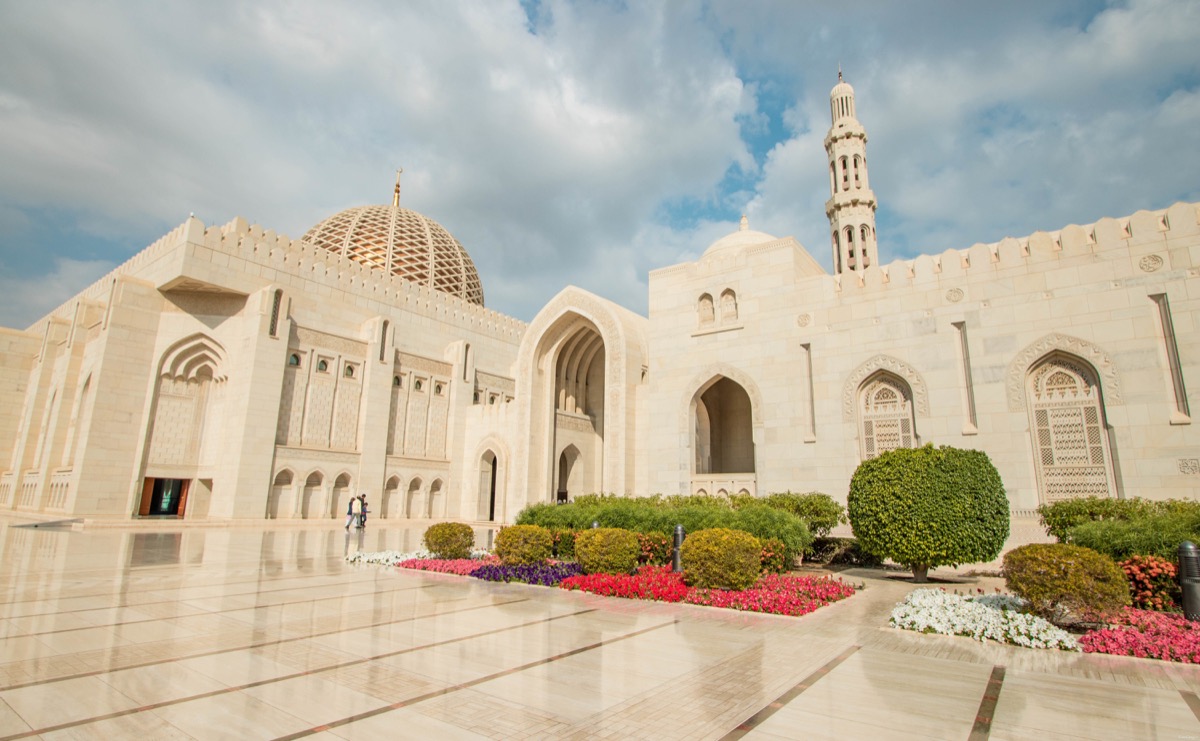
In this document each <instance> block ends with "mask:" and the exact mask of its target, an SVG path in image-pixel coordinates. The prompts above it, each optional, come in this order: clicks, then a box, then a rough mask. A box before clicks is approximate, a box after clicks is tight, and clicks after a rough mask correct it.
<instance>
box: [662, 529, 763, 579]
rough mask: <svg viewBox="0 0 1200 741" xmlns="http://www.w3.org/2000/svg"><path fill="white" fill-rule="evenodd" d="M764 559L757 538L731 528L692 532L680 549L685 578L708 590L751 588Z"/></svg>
mask: <svg viewBox="0 0 1200 741" xmlns="http://www.w3.org/2000/svg"><path fill="white" fill-rule="evenodd" d="M761 558H762V542H761V541H759V539H758V538H756V537H754V536H753V535H751V534H749V533H747V532H744V531H741V530H730V529H728V528H713V529H711V530H701V531H700V532H697V533H692V534H691V535H688V536H687V537H686V538H685V539H684V541H683V548H682V549H681V550H680V559H681V561H682V563H683V578H684V581H685V582H687V583H688V584H689V585H691V586H695V587H702V588H709V589H735V590H741V589H749V588H750V587H752V586H754V583H755V582H756V581H758V575H759V570H760V569H761V568H762V562H761Z"/></svg>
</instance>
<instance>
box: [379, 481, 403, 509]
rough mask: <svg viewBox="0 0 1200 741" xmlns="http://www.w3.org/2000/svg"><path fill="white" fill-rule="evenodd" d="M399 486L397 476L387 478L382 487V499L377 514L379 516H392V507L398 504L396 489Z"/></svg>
mask: <svg viewBox="0 0 1200 741" xmlns="http://www.w3.org/2000/svg"><path fill="white" fill-rule="evenodd" d="M399 488H400V477H399V476H393V477H391V478H390V479H388V480H387V484H385V485H384V487H383V501H382V502H380V503H379V516H380V517H381V518H383V519H388V518H390V517H391V516H392V508H393V507H395V506H396V505H397V504H398V502H397V501H396V490H397V489H399Z"/></svg>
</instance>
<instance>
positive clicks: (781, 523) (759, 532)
mask: <svg viewBox="0 0 1200 741" xmlns="http://www.w3.org/2000/svg"><path fill="white" fill-rule="evenodd" d="M722 526H724V527H729V528H733V529H734V530H745V531H746V532H748V533H750V534H751V535H753V536H755V537H757V538H758V539H760V540H768V539H775V540H778V541H781V542H782V543H783V545H784V558H785V559H786V560H787V563H788V565H789V566H790V565H791V564H793V563H795V561H796V559H797V558H799V557H800V556H801V555H802V554H803V553H804V551H805V549H807V548H808V546H809V545H810V544H811V543H812V536H811V535H809V534H808V528H807V527H805V525H804V520H801V519H800V518H799V517H797V516H796V515H793V514H790V513H788V512H784V511H782V510H778V509H774V508H772V507H767V506H764V505H756V506H750V507H743V508H742V509H739V510H736V511H735V512H734V513H733V517H732V519H730V520H729V521H728V524H722Z"/></svg>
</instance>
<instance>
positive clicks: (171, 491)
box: [138, 479, 191, 517]
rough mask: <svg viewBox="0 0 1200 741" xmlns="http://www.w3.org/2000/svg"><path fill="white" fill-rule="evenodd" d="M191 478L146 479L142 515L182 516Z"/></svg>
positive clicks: (143, 490) (143, 488)
mask: <svg viewBox="0 0 1200 741" xmlns="http://www.w3.org/2000/svg"><path fill="white" fill-rule="evenodd" d="M190 483H191V481H190V480H189V479H146V481H145V483H144V484H143V486H142V503H141V507H139V508H138V515H140V516H142V517H182V516H183V512H184V508H185V507H186V506H187V492H188V484H190Z"/></svg>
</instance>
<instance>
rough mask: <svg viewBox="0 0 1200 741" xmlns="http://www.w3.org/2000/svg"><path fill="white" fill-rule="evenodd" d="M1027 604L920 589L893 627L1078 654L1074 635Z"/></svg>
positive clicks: (900, 608) (895, 614)
mask: <svg viewBox="0 0 1200 741" xmlns="http://www.w3.org/2000/svg"><path fill="white" fill-rule="evenodd" d="M1024 606H1025V602H1024V600H1022V599H1020V598H1019V597H1014V596H1012V595H1007V594H995V595H985V596H980V597H962V596H960V595H957V594H949V593H947V592H944V591H942V590H940V589H917V590H914V591H912V592H910V593H909V595H908V597H906V598H905V599H904V601H903V602H900V603H899V604H897V605H896V607H895V608H894V609H893V610H892V619H891V623H892V626H893V627H896V628H904V629H905V630H915V631H918V632H921V633H941V634H943V635H958V636H968V637H970V638H974V639H975V640H977V641H989V640H992V641H1000V642H1001V643H1011V644H1014V645H1017V646H1026V647H1029V648H1060V649H1064V650H1067V651H1078V650H1079V645H1078V644H1077V643H1076V641H1075V638H1074V636H1072V635H1071V634H1070V633H1068V632H1066V631H1065V630H1062V629H1061V628H1058V627H1055V626H1054V625H1052V624H1050V623H1049V622H1048V621H1046V620H1043V619H1042V618H1039V617H1035V616H1033V615H1028V614H1026V613H1024V612H1020V610H1021V609H1022V608H1023V607H1024Z"/></svg>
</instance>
